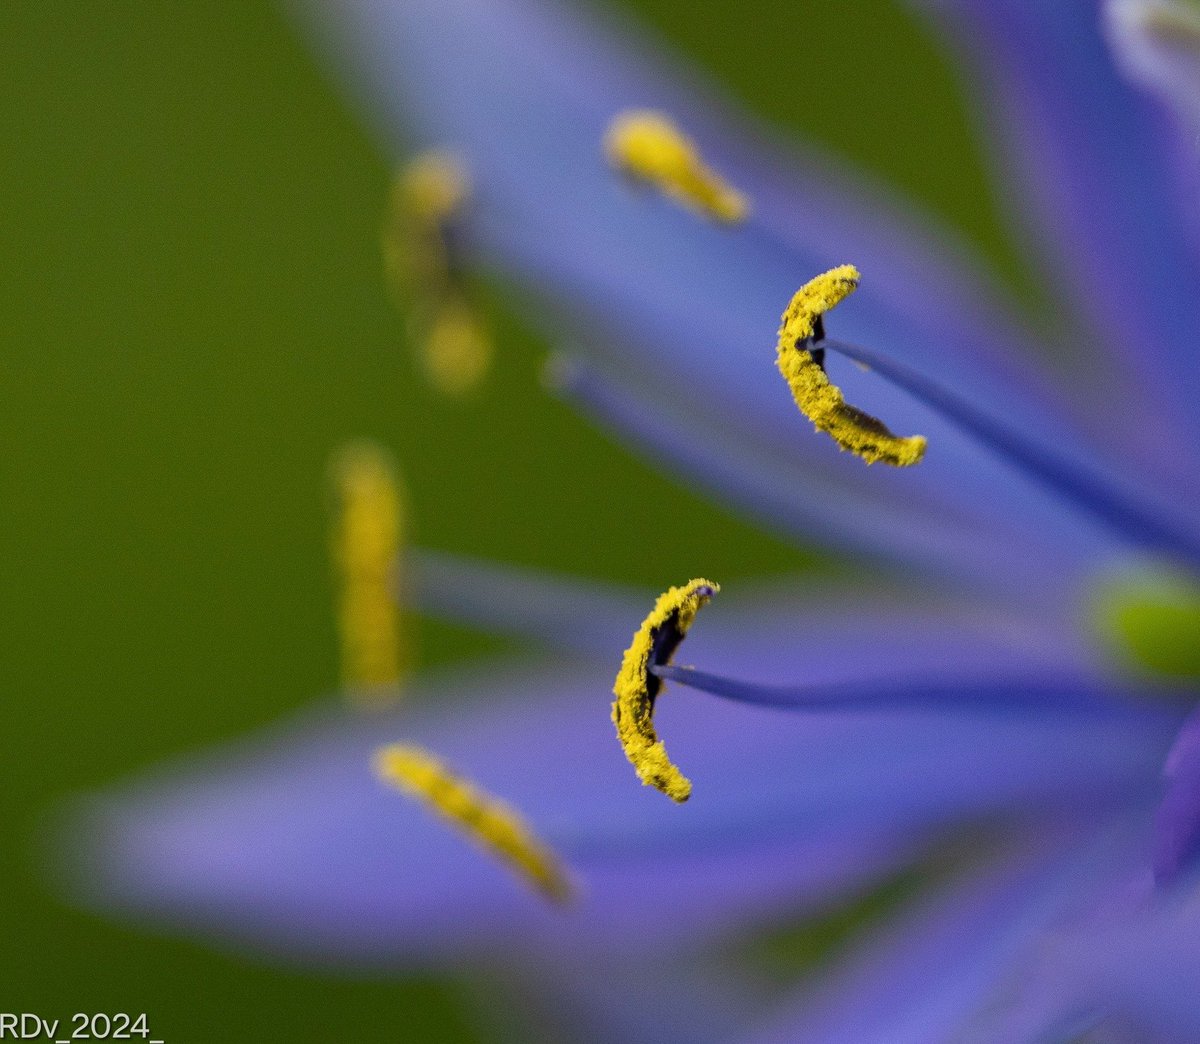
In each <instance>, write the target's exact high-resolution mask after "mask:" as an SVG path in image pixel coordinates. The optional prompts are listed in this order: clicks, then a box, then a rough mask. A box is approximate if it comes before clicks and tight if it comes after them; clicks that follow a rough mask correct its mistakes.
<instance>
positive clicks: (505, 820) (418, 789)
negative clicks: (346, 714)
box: [375, 744, 573, 903]
mask: <svg viewBox="0 0 1200 1044" xmlns="http://www.w3.org/2000/svg"><path fill="white" fill-rule="evenodd" d="M375 772H376V774H377V775H378V776H379V778H380V779H382V780H384V781H385V782H386V783H389V784H391V785H392V786H394V787H396V788H398V789H399V790H401V791H403V792H404V793H406V794H408V795H409V796H410V797H414V798H417V799H418V800H420V801H423V802H424V803H425V804H426V805H428V806H429V807H430V808H432V809H434V810H435V811H437V812H438V813H439V814H440V815H441V816H443V817H444V818H445V819H447V820H448V821H449V822H451V823H452V824H454V826H456V827H458V829H459V830H461V831H462V832H463V833H464V834H466V835H467V836H468V837H470V838H471V839H472V840H473V841H475V842H476V843H477V844H478V845H479V846H480V847H482V848H483V849H484V850H485V851H487V852H490V853H492V854H493V855H495V856H496V857H498V858H499V859H501V860H502V861H503V862H505V863H507V864H508V865H509V866H510V867H511V868H512V869H513V870H515V871H516V873H517V874H518V875H519V876H520V877H521V878H523V879H524V880H525V881H526V882H527V883H528V884H529V885H530V886H531V887H533V888H534V889H536V890H537V891H539V892H541V893H542V895H544V896H545V897H546V898H547V899H550V900H551V901H552V902H555V903H565V902H567V901H568V900H569V899H570V898H571V897H572V892H573V889H572V887H571V882H570V881H569V879H568V877H567V872H566V869H565V868H564V867H563V865H562V863H561V861H560V860H559V859H558V857H557V856H556V855H555V853H554V852H553V851H551V849H550V848H549V847H547V846H546V844H545V843H544V842H542V841H541V840H540V839H539V838H538V837H537V835H536V834H535V833H534V832H533V830H532V828H531V827H530V826H529V824H528V823H527V822H526V821H525V819H524V817H522V816H521V814H520V813H519V812H517V811H516V810H515V809H514V808H512V807H511V806H509V805H507V804H505V803H504V802H503V801H501V800H499V799H498V798H496V797H493V796H492V795H491V794H487V793H484V792H483V791H482V790H480V789H479V788H478V787H475V786H474V785H472V784H471V783H469V782H467V781H466V780H464V779H463V778H462V777H460V776H457V775H455V774H454V773H453V772H452V771H451V770H450V769H449V768H447V767H446V765H445V764H443V763H442V762H441V761H440V760H438V759H437V758H436V757H434V756H433V755H432V754H430V753H429V752H428V751H426V750H423V749H422V748H420V747H415V746H407V745H404V744H393V745H391V746H388V747H383V748H381V749H380V750H379V751H377V752H376V754H375Z"/></svg>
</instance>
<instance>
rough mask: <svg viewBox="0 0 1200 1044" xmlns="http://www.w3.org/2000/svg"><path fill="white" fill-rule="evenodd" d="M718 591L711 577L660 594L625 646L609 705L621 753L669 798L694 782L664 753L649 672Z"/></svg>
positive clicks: (681, 796)
mask: <svg viewBox="0 0 1200 1044" xmlns="http://www.w3.org/2000/svg"><path fill="white" fill-rule="evenodd" d="M719 590H720V587H719V586H718V585H717V584H714V583H712V582H711V581H709V580H692V581H690V582H689V583H687V584H686V585H685V586H683V587H672V588H671V589H670V590H668V591H667V592H666V593H665V594H662V595H660V596H659V599H658V601H657V602H655V603H654V608H653V609H652V610H651V612H650V615H649V616H647V617H646V619H645V620H643V621H642V626H641V627H639V628H638V629H637V632H636V633H635V634H634V636H633V642H632V644H630V646H629V648H628V649H626V650H625V658H624V659H623V660H622V661H621V669H620V671H618V672H617V680H616V683H615V684H614V685H613V693H614V694H615V695H616V697H617V698H616V700H615V701H614V702H613V706H612V720H613V724H614V725H616V727H617V738H618V739H620V741H621V746H622V747H623V748H624V749H625V756H626V757H627V758H628V759H629V761H630V763H631V764H632V765H633V767H634V768H635V769H636V770H637V774H638V778H639V779H640V780H641V781H642V783H643V784H644V785H646V786H652V787H657V788H658V789H659V790H661V791H662V792H663V793H664V794H666V795H667V797H669V798H671V800H673V801H679V802H683V801H686V800H687V799H688V797H689V796H690V795H691V792H692V784H691V781H690V780H688V779H687V777H686V776H684V775H683V773H682V772H680V771H679V769H678V768H677V767H676V766H675V765H674V764H673V763H672V762H671V759H670V758H669V757H667V751H666V748H665V747H664V746H663V744H662V741H661V740H660V739H659V738H658V733H656V732H655V731H654V700H655V698H656V697H657V696H658V693H659V691H660V690H661V689H662V684H663V683H662V679H660V678H659V677H658V676H657V675H655V674H653V673H651V668H652V667H657V666H659V665H661V664H667V663H670V662H671V657H672V656H674V655H675V650H676V649H677V648H678V647H679V644H680V642H682V641H683V639H684V636H685V635H686V634H687V633H688V630H689V629H690V628H691V626H692V622H693V621H694V620H695V619H696V613H698V612H699V611H700V608H701V607H702V606H704V605H707V604H708V601H709V600H710V599H711V598H712V596H713V595H715V594H716V593H717V592H718V591H719Z"/></svg>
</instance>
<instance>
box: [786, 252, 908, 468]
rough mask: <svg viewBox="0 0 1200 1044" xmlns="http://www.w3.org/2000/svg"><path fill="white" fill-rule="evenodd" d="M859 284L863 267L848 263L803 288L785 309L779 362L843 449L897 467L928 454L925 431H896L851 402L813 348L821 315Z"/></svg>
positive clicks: (799, 401) (799, 398)
mask: <svg viewBox="0 0 1200 1044" xmlns="http://www.w3.org/2000/svg"><path fill="white" fill-rule="evenodd" d="M857 286H858V269H857V268H855V267H854V266H853V265H842V266H841V267H839V268H834V269H831V270H830V271H828V272H825V273H823V274H822V275H819V276H817V277H816V278H815V279H813V280H811V281H810V282H808V283H805V284H804V286H802V287H801V288H800V289H799V290H797V291H796V293H795V296H794V297H793V298H792V300H791V303H790V304H789V305H788V307H787V311H785V312H784V313H783V324H782V325H781V326H780V328H779V352H778V357H777V359H776V363H777V365H778V366H779V372H780V373H782V374H783V378H784V380H786V381H787V382H788V387H790V388H791V389H792V397H793V398H794V399H795V400H796V405H797V406H799V407H800V412H801V413H803V414H804V415H805V416H806V417H807V418H808V419H809V420H810V421H812V422H813V425H814V426H815V427H816V429H817V430H818V431H823V432H825V433H826V434H828V435H830V436H831V437H832V438H833V440H834V442H836V443H837V444H838V445H839V446H841V448H842V449H844V450H849V451H850V452H851V453H854V454H857V455H858V456H860V457H862V459H863V460H865V461H866V462H867V463H868V464H874V463H875V461H877V460H881V461H883V462H884V463H885V464H891V465H893V466H894V467H898V468H904V467H908V466H910V465H912V464H916V463H918V462H919V461H920V460H921V458H922V457H923V456H924V455H925V438H924V436H922V435H909V436H899V435H893V434H892V433H891V432H890V431H889V430H888V429H887V427H886V426H885V425H884V423H883V422H882V421H880V420H878V419H876V418H875V417H872V416H871V415H870V414H869V413H864V412H863V411H862V410H859V409H856V408H855V407H854V406H851V405H850V404H849V403H847V402H846V400H845V398H844V397H843V396H842V392H841V389H840V388H838V387H837V385H835V384H832V383H830V380H829V378H828V377H827V376H826V375H825V370H824V369H823V368H822V366H821V364H820V363H818V362H817V360H816V359H815V358H813V354H812V351H811V350H810V349H811V348H814V347H815V348H819V347H820V345H819V344H815V345H814V344H813V343H812V342H811V340H810V339H811V338H812V337H814V336H815V335H817V334H818V333H819V332H820V328H819V320H820V317H821V316H822V315H823V314H824V313H825V312H827V311H829V310H830V309H831V308H833V306H834V305H836V304H837V303H838V302H839V301H841V300H842V299H843V298H845V297H848V296H849V295H850V294H852V293H853V292H854V290H855V289H856V288H857Z"/></svg>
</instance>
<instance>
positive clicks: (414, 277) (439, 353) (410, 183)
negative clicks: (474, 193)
mask: <svg viewBox="0 0 1200 1044" xmlns="http://www.w3.org/2000/svg"><path fill="white" fill-rule="evenodd" d="M470 198H471V185H470V181H469V179H468V177H467V174H466V171H465V169H464V168H463V166H462V164H461V163H460V162H459V161H458V160H457V159H456V158H455V157H454V156H453V155H452V154H450V153H449V152H445V151H443V150H440V149H431V150H429V151H427V152H423V153H421V154H420V155H419V156H417V157H416V159H414V160H413V161H412V162H411V163H409V164H408V165H407V166H405V167H403V168H401V170H400V171H399V172H398V173H397V175H396V178H395V180H394V182H393V184H392V192H391V197H390V200H389V204H388V214H387V220H386V222H385V224H384V229H383V259H384V269H385V274H386V276H387V281H388V284H389V285H390V286H391V287H392V289H393V291H394V292H395V293H396V294H397V296H398V298H399V299H400V300H402V301H404V302H405V303H407V305H408V306H409V308H410V309H411V311H412V313H413V318H412V330H411V334H412V339H413V342H414V344H415V345H416V346H417V349H418V352H419V355H420V358H421V362H422V368H423V369H424V371H425V373H426V375H427V377H428V378H429V380H430V382H431V383H432V384H433V385H434V386H435V387H436V388H438V389H439V390H440V391H442V392H444V393H445V394H447V395H455V396H460V395H464V394H466V393H468V392H470V391H472V390H474V389H475V388H476V387H478V386H479V384H480V383H481V382H482V380H483V378H484V377H485V376H486V374H487V371H488V367H489V366H490V364H491V358H492V341H491V338H490V337H489V336H488V331H487V328H486V326H485V324H484V323H483V321H482V319H481V318H480V317H479V315H478V313H477V312H476V310H475V309H474V308H473V307H472V305H471V293H470V288H469V287H468V286H467V283H466V280H465V278H464V276H463V273H462V271H461V269H460V267H459V264H458V260H457V258H456V257H455V253H454V248H453V234H454V228H455V225H456V224H457V223H458V222H459V221H460V220H461V218H462V215H463V211H464V210H465V208H466V207H467V205H468V203H469V201H470Z"/></svg>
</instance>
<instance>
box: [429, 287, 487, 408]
mask: <svg viewBox="0 0 1200 1044" xmlns="http://www.w3.org/2000/svg"><path fill="white" fill-rule="evenodd" d="M425 325H426V329H424V330H423V331H422V332H421V333H419V334H418V336H419V337H420V338H421V347H422V351H421V360H422V364H423V366H424V370H425V375H426V376H427V377H428V378H429V381H430V383H431V384H433V386H434V387H436V388H437V389H439V390H440V391H442V392H444V393H445V394H447V395H453V396H460V395H466V394H467V393H469V392H471V391H472V390H474V389H475V388H477V387H478V386H479V385H480V383H482V381H483V378H484V377H485V376H486V375H487V371H488V368H489V366H491V362H492V340H491V338H490V337H489V336H488V332H487V330H486V329H485V327H484V325H483V321H482V320H481V319H480V317H479V314H478V313H477V312H476V311H475V309H474V308H472V307H471V306H470V305H469V304H467V302H466V300H465V298H464V297H463V296H462V295H461V294H458V293H449V294H447V295H446V297H445V299H444V300H443V301H442V302H441V306H440V307H439V308H438V309H437V311H436V312H435V313H434V314H433V315H432V317H430V318H429V319H428V321H427V323H426V324H425Z"/></svg>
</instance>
